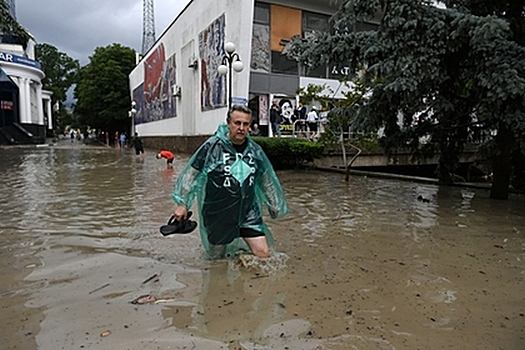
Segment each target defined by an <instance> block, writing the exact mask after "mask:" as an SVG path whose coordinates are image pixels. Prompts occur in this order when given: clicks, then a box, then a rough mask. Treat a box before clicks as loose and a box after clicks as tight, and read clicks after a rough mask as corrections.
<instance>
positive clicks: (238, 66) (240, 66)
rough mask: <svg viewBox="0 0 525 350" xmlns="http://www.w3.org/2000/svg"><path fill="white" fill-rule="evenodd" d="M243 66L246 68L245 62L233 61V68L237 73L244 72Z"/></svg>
mask: <svg viewBox="0 0 525 350" xmlns="http://www.w3.org/2000/svg"><path fill="white" fill-rule="evenodd" d="M243 68H244V64H242V61H235V62H233V70H234V71H236V72H237V73H240V72H242V70H243Z"/></svg>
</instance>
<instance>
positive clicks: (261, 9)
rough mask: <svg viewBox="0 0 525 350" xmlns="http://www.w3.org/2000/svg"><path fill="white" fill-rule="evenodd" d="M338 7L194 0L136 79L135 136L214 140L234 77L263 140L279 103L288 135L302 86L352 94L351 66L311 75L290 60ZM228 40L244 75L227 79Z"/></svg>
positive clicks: (234, 89) (325, 27)
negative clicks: (294, 42)
mask: <svg viewBox="0 0 525 350" xmlns="http://www.w3.org/2000/svg"><path fill="white" fill-rule="evenodd" d="M338 6H339V5H338V4H334V2H333V1H330V0H302V1H294V0H283V1H253V0H193V1H190V2H189V4H188V5H187V6H186V8H185V9H183V11H182V12H181V13H180V14H179V15H178V16H177V17H176V18H175V19H174V21H173V22H172V23H171V24H170V25H169V26H168V28H166V29H165V31H164V32H163V33H162V35H161V36H160V37H159V39H157V41H156V43H155V45H154V46H153V47H152V48H151V49H150V50H149V51H148V52H147V53H146V54H145V55H144V57H142V58H141V60H140V61H139V62H138V64H137V66H136V67H135V69H134V70H133V71H132V72H131V74H130V77H129V78H130V89H131V96H132V100H133V101H134V111H136V112H135V113H133V114H134V128H135V130H136V131H137V132H138V133H139V134H140V135H141V136H143V137H149V136H193V135H211V134H213V132H214V131H215V129H216V127H217V125H218V124H219V123H220V122H223V121H224V120H225V117H226V112H227V108H228V100H229V95H228V93H229V92H228V85H229V81H228V79H231V99H232V101H233V103H244V104H248V105H249V107H250V108H251V110H252V111H253V112H254V119H255V121H256V122H258V123H259V125H260V126H261V129H262V131H263V134H268V133H269V132H270V131H269V129H270V128H269V127H268V124H269V108H270V102H271V101H272V100H274V99H275V100H277V101H278V103H279V104H280V106H281V110H282V121H283V123H282V125H281V129H282V131H283V132H285V133H286V132H287V131H290V130H291V128H292V125H291V123H292V122H293V120H292V118H293V111H294V110H295V108H296V105H297V102H298V101H297V100H298V99H297V96H296V94H297V90H298V89H299V88H303V87H306V86H307V85H308V84H316V85H325V86H326V87H327V88H329V90H330V91H333V97H334V98H339V97H341V96H342V93H343V92H344V91H345V89H346V88H345V87H344V86H343V85H342V84H341V83H340V82H339V78H341V77H342V76H343V75H345V71H344V67H338V66H330V65H325V66H322V67H319V68H317V69H315V70H314V71H307V70H306V69H304V68H303V67H300V66H299V65H298V64H297V62H295V61H293V60H290V59H288V58H287V57H286V47H287V44H288V43H289V42H290V40H291V39H292V37H294V36H297V35H298V36H301V37H303V38H308V37H309V36H310V35H312V34H313V33H314V32H316V31H330V30H332V28H331V25H330V21H329V19H330V16H331V15H332V14H333V13H335V12H336V11H337V8H338ZM370 26H374V24H366V23H364V24H363V26H362V28H354V29H355V30H367V29H369V27H370ZM375 26H377V25H375ZM227 42H232V43H234V44H235V47H236V51H235V53H236V54H238V55H239V59H240V60H241V61H242V63H243V66H244V69H243V70H242V71H241V72H239V73H237V72H235V71H231V75H230V73H227V74H226V75H221V74H219V69H218V68H219V66H220V65H221V64H223V63H224V61H223V59H224V57H225V54H226V53H225V50H224V45H225V43H227Z"/></svg>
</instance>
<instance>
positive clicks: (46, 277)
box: [0, 141, 525, 350]
mask: <svg viewBox="0 0 525 350" xmlns="http://www.w3.org/2000/svg"><path fill="white" fill-rule="evenodd" d="M186 161H187V157H185V156H180V157H176V159H175V162H174V169H170V170H168V169H166V163H165V161H164V160H157V159H156V158H155V153H154V152H153V151H151V150H150V151H147V152H146V157H145V159H144V161H140V160H137V159H136V158H135V155H134V151H133V150H132V149H125V150H115V149H110V148H106V147H92V146H80V145H77V146H71V145H70V144H68V142H66V141H62V143H60V144H59V145H57V146H50V147H40V148H6V149H0V174H1V176H2V181H1V182H0V193H1V195H0V325H1V326H0V349H1V350H7V349H10V350H11V349H24V350H31V349H43V350H56V349H199V350H201V349H204V350H207V349H210V350H215V349H229V350H230V349H231V350H233V349H236V350H237V349H242V350H256V349H257V350H265V349H279V350H283V349H290V350H310V349H312V350H314V349H319V350H320V349H332V350H343V349H425V350H428V349H444V348H448V349H509V350H514V349H516V350H520V349H524V344H525V292H524V291H525V283H524V282H525V197H524V196H516V195H511V197H510V200H508V201H495V200H490V199H489V198H488V197H489V192H488V191H486V190H477V189H466V188H460V187H439V186H435V185H429V184H418V183H411V182H400V181H396V180H385V179H374V178H367V177H360V176H353V177H351V178H350V181H349V182H348V183H346V182H345V181H344V175H343V174H334V173H323V172H315V171H280V172H278V175H279V177H280V179H281V182H282V184H283V187H284V190H285V193H286V196H287V200H288V202H289V206H290V209H291V212H290V214H289V215H288V216H287V217H285V218H284V219H282V220H277V221H275V220H271V219H270V218H266V220H267V223H268V224H269V226H270V228H271V229H272V231H273V233H274V236H275V239H276V246H275V250H276V257H275V258H274V259H273V260H272V261H271V262H269V263H268V264H269V266H268V269H266V270H261V269H252V268H250V267H249V266H248V267H247V266H246V265H250V261H249V260H247V261H243V262H240V261H233V262H228V261H209V260H206V259H205V258H204V255H203V250H202V248H201V245H200V238H199V236H198V233H197V231H194V232H193V233H191V234H189V235H173V236H168V237H164V236H162V235H161V234H160V233H159V227H160V226H161V225H163V224H165V223H166V221H167V220H168V218H169V216H170V215H171V213H172V211H173V209H174V204H173V202H172V200H171V192H172V188H173V184H174V181H175V179H176V177H177V174H178V173H179V172H180V171H181V169H182V167H183V166H184V165H185V162H186ZM243 263H244V264H243ZM284 263H285V265H286V266H283V265H284ZM272 264H273V265H272ZM272 267H274V268H275V269H271V268H272ZM143 295H151V296H154V297H155V298H156V300H157V301H156V302H155V303H150V304H144V305H137V304H132V303H131V301H132V300H134V299H136V298H138V297H140V296H143Z"/></svg>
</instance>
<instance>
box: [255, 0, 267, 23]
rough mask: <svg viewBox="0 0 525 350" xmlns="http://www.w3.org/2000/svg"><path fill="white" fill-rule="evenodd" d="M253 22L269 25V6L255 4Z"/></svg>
mask: <svg viewBox="0 0 525 350" xmlns="http://www.w3.org/2000/svg"><path fill="white" fill-rule="evenodd" d="M253 22H254V23H259V24H270V6H269V5H268V4H262V3H260V2H257V3H256V4H255V9H254V14H253Z"/></svg>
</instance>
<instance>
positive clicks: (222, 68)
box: [217, 64, 228, 75]
mask: <svg viewBox="0 0 525 350" xmlns="http://www.w3.org/2000/svg"><path fill="white" fill-rule="evenodd" d="M217 70H218V71H219V74H220V75H226V74H228V67H226V66H225V65H224V64H221V65H220V66H219V68H217Z"/></svg>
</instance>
